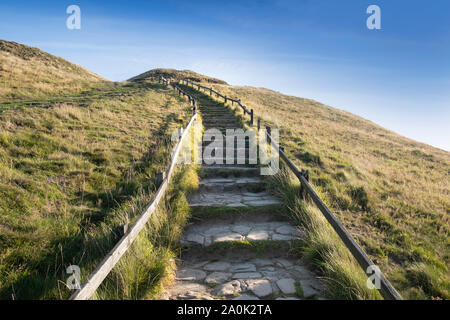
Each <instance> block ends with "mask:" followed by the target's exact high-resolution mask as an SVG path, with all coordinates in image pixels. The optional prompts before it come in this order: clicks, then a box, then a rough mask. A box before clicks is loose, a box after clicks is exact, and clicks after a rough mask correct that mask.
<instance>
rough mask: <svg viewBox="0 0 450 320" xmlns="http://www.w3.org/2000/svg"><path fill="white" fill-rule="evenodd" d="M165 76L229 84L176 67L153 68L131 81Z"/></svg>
mask: <svg viewBox="0 0 450 320" xmlns="http://www.w3.org/2000/svg"><path fill="white" fill-rule="evenodd" d="M159 76H163V77H165V78H171V79H174V80H179V79H187V80H191V81H196V82H203V83H216V84H227V83H226V82H225V81H223V80H220V79H216V78H212V77H208V76H205V75H202V74H199V73H196V72H193V71H190V70H181V71H179V70H175V69H153V70H150V71H147V72H144V73H142V74H140V75H138V76H136V77H133V78H131V79H130V80H129V81H142V80H146V79H152V78H155V77H159Z"/></svg>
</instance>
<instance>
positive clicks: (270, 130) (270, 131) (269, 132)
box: [266, 127, 272, 144]
mask: <svg viewBox="0 0 450 320" xmlns="http://www.w3.org/2000/svg"><path fill="white" fill-rule="evenodd" d="M266 131H267V143H269V144H270V143H271V140H270V138H271V133H272V129H271V128H270V127H266Z"/></svg>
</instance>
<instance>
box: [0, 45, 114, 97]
mask: <svg viewBox="0 0 450 320" xmlns="http://www.w3.org/2000/svg"><path fill="white" fill-rule="evenodd" d="M105 82H107V81H106V80H105V79H103V78H102V77H100V76H98V75H96V74H94V73H92V72H90V71H87V70H85V69H83V68H82V67H80V66H77V65H75V64H72V63H69V62H67V61H66V60H63V59H61V58H59V57H55V56H53V55H50V54H48V53H45V52H43V51H41V50H39V49H37V48H30V47H28V46H25V45H21V44H18V43H15V42H8V41H4V40H0V101H5V100H14V99H25V98H28V99H30V98H41V97H48V96H49V95H62V94H64V95H67V94H69V93H79V92H81V91H83V90H86V89H91V88H92V87H93V86H100V85H102V84H103V83H105Z"/></svg>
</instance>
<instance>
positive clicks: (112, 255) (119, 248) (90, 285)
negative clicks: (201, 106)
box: [70, 77, 197, 300]
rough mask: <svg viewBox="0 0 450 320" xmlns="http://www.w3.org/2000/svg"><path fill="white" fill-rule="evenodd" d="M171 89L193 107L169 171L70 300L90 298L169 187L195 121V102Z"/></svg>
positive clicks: (163, 79)
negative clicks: (135, 218) (137, 216)
mask: <svg viewBox="0 0 450 320" xmlns="http://www.w3.org/2000/svg"><path fill="white" fill-rule="evenodd" d="M159 81H160V82H162V83H165V84H167V85H168V84H169V83H170V81H169V80H167V79H165V78H162V77H161V78H160V79H159ZM171 85H172V87H173V88H175V89H176V90H177V92H178V93H180V94H182V95H183V96H187V97H188V99H189V101H190V102H191V103H192V105H193V116H192V117H191V119H190V121H189V123H188V125H187V127H186V129H184V131H183V133H182V135H181V137H180V140H179V141H178V144H177V145H176V147H175V149H174V151H173V153H172V159H171V163H170V166H169V169H168V170H167V171H166V173H165V175H163V176H162V179H161V181H160V182H161V184H160V186H159V188H158V190H157V192H156V194H155V198H154V199H153V201H152V203H151V204H150V205H149V206H148V207H147V209H146V210H145V211H144V213H143V214H142V215H141V216H140V217H139V218H138V219H137V220H136V222H135V223H134V224H133V226H132V227H131V228H129V230H128V231H127V232H126V233H125V235H124V236H123V237H122V238H121V239H120V241H119V242H118V243H117V244H116V245H115V246H114V248H113V249H112V250H111V251H110V252H109V253H108V254H107V256H106V257H105V258H104V259H103V261H102V262H101V263H100V264H99V265H98V266H97V268H95V270H94V271H93V272H92V273H91V274H90V275H89V276H88V278H87V280H86V281H85V282H84V283H83V285H82V286H81V288H80V289H79V290H76V291H75V292H74V293H73V294H72V296H71V297H70V300H87V299H89V298H91V297H92V295H93V294H94V293H95V290H97V288H98V287H99V286H100V284H101V283H102V282H103V280H105V278H106V276H107V275H108V274H109V273H110V272H111V270H112V269H113V268H114V266H115V265H116V264H117V262H118V261H119V260H120V258H121V257H122V256H123V255H124V253H125V252H126V251H127V250H128V248H130V246H131V244H132V243H133V241H134V240H135V239H136V237H137V236H138V234H139V232H140V231H141V230H142V229H143V228H144V226H145V224H146V223H147V222H148V220H149V219H150V217H151V216H152V214H153V212H154V211H155V210H156V208H157V207H158V204H159V202H160V201H161V199H162V198H163V196H164V194H165V192H166V189H167V187H168V185H169V182H170V179H171V177H172V174H173V171H174V168H175V164H176V161H177V157H178V155H179V153H180V150H181V146H182V143H183V141H184V138H185V137H186V135H187V133H188V132H189V129H190V128H191V126H192V124H193V123H194V121H195V120H196V119H197V102H196V100H195V99H194V98H193V97H192V96H190V95H189V94H187V93H186V92H184V91H183V90H182V89H180V88H179V87H178V86H177V85H176V84H174V83H171Z"/></svg>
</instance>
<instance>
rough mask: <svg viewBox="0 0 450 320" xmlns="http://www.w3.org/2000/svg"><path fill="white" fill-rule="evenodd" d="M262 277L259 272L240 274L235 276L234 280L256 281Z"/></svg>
mask: <svg viewBox="0 0 450 320" xmlns="http://www.w3.org/2000/svg"><path fill="white" fill-rule="evenodd" d="M261 277H262V275H261V273H259V272H239V273H235V274H234V275H233V279H255V278H261Z"/></svg>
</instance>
